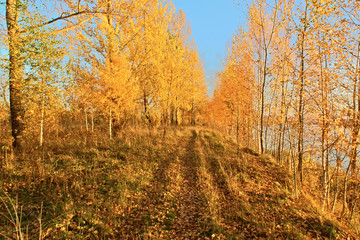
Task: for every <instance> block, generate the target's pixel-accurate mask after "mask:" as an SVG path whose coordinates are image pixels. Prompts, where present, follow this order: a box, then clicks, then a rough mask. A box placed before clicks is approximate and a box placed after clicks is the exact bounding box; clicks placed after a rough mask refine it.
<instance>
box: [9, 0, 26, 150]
mask: <svg viewBox="0 0 360 240" xmlns="http://www.w3.org/2000/svg"><path fill="white" fill-rule="evenodd" d="M18 17H19V9H18V1H17V0H7V1H6V24H7V29H8V37H9V91H10V113H11V129H12V132H11V133H12V136H13V138H14V142H13V147H14V149H20V148H21V145H22V143H21V135H22V132H23V129H24V123H23V120H24V119H23V116H24V109H23V105H22V65H21V60H20V58H21V52H20V46H21V38H20V31H19V25H18Z"/></svg>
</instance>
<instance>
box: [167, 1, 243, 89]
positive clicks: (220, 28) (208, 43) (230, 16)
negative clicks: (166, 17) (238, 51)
mask: <svg viewBox="0 0 360 240" xmlns="http://www.w3.org/2000/svg"><path fill="white" fill-rule="evenodd" d="M172 2H173V4H174V5H175V7H176V9H177V10H179V9H182V10H183V11H184V12H185V15H186V18H187V20H189V21H190V25H191V29H192V37H193V38H194V40H195V43H196V45H197V47H198V49H199V54H200V57H201V59H202V60H203V62H204V69H205V74H206V82H207V84H208V90H209V91H208V93H209V95H210V96H212V92H213V90H214V88H215V84H216V83H215V81H216V80H215V74H216V72H218V71H220V70H221V69H222V63H223V60H224V59H225V57H226V49H227V46H228V45H229V44H230V43H231V39H232V35H233V34H235V33H236V31H237V30H238V29H239V27H240V26H243V27H244V25H245V22H246V17H247V16H246V12H247V7H246V6H245V4H244V2H245V1H237V3H239V2H242V4H241V5H236V4H234V1H233V0H172Z"/></svg>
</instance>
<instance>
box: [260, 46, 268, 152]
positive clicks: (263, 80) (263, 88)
mask: <svg viewBox="0 0 360 240" xmlns="http://www.w3.org/2000/svg"><path fill="white" fill-rule="evenodd" d="M264 54H265V56H264V57H265V60H264V68H263V79H262V83H261V111H260V151H261V153H264V151H265V149H264V112H265V85H266V76H267V70H266V68H267V59H268V49H267V48H265V53H264Z"/></svg>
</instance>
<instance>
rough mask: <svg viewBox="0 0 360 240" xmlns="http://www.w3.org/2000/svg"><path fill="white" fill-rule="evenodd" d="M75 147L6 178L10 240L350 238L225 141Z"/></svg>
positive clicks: (200, 134)
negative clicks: (238, 155)
mask: <svg viewBox="0 0 360 240" xmlns="http://www.w3.org/2000/svg"><path fill="white" fill-rule="evenodd" d="M76 139H77V138H76V137H71V136H69V137H68V139H64V140H63V142H61V143H59V142H56V143H53V145H51V144H49V145H48V146H47V151H46V153H44V154H42V153H41V152H39V151H37V150H32V151H29V152H28V153H27V154H26V155H24V156H23V157H22V158H19V159H18V160H16V161H12V162H8V164H7V167H6V169H5V170H4V171H3V172H4V173H3V174H2V176H1V177H0V196H1V200H2V202H0V204H1V207H0V214H1V215H2V217H0V233H1V234H2V235H3V238H4V239H6V238H16V236H17V233H16V225H17V226H21V231H22V232H23V233H24V235H28V236H29V239H39V236H40V235H42V237H43V238H49V239H81V238H83V239H185V238H188V239H206V238H209V239H210V238H213V239H254V238H259V239H279V238H280V239H308V238H309V239H314V238H315V239H316V238H318V239H328V238H331V239H336V238H338V239H342V238H347V237H351V236H352V235H351V232H350V231H349V230H347V229H346V227H344V226H342V224H341V223H339V222H337V221H336V220H333V219H331V216H330V215H328V214H326V213H322V212H321V211H319V210H318V208H317V207H316V206H314V204H313V202H314V201H312V200H311V197H309V196H307V195H306V194H300V198H299V199H298V200H295V199H294V197H293V183H292V179H291V175H290V174H289V173H288V172H287V171H286V170H285V169H284V168H282V167H279V166H278V165H277V164H276V162H275V161H274V160H273V159H272V158H270V157H268V156H257V154H255V153H253V152H251V151H248V150H246V149H244V150H243V151H242V157H241V159H240V161H238V160H237V159H236V152H235V151H236V146H235V143H234V142H233V141H232V140H230V139H229V138H227V137H224V136H223V135H221V134H219V133H216V132H213V131H210V130H202V129H189V128H184V129H174V130H172V131H169V133H168V134H167V136H166V138H165V139H163V138H162V137H161V133H160V132H155V131H153V132H151V133H149V132H147V131H143V132H141V131H132V132H131V131H130V132H129V131H128V132H127V133H126V135H125V134H122V136H119V137H118V138H117V139H115V140H112V141H111V142H110V141H109V140H104V139H102V140H100V139H97V138H95V137H94V136H92V137H91V136H88V137H86V141H85V140H84V138H82V139H78V140H76ZM305 196H307V197H305ZM16 199H17V204H16ZM16 205H17V206H16ZM41 206H42V207H41ZM16 207H17V209H16ZM20 207H21V208H20ZM15 209H16V210H15ZM20 214H21V223H17V224H16V215H18V216H19V217H20ZM40 216H41V217H40ZM39 219H41V224H40V221H39ZM11 222H13V223H14V224H12V223H11ZM18 234H19V231H18ZM25 238H26V236H25ZM0 239H2V237H1V235H0Z"/></svg>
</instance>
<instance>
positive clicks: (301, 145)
mask: <svg viewBox="0 0 360 240" xmlns="http://www.w3.org/2000/svg"><path fill="white" fill-rule="evenodd" d="M307 8H308V4H307V1H306V6H305V16H304V20H303V21H304V22H303V30H302V33H301V40H300V44H301V45H300V89H299V112H298V118H299V130H298V161H299V165H298V171H299V175H300V182H301V183H302V182H303V157H304V88H305V33H306V31H307V24H308V23H307Z"/></svg>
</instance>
